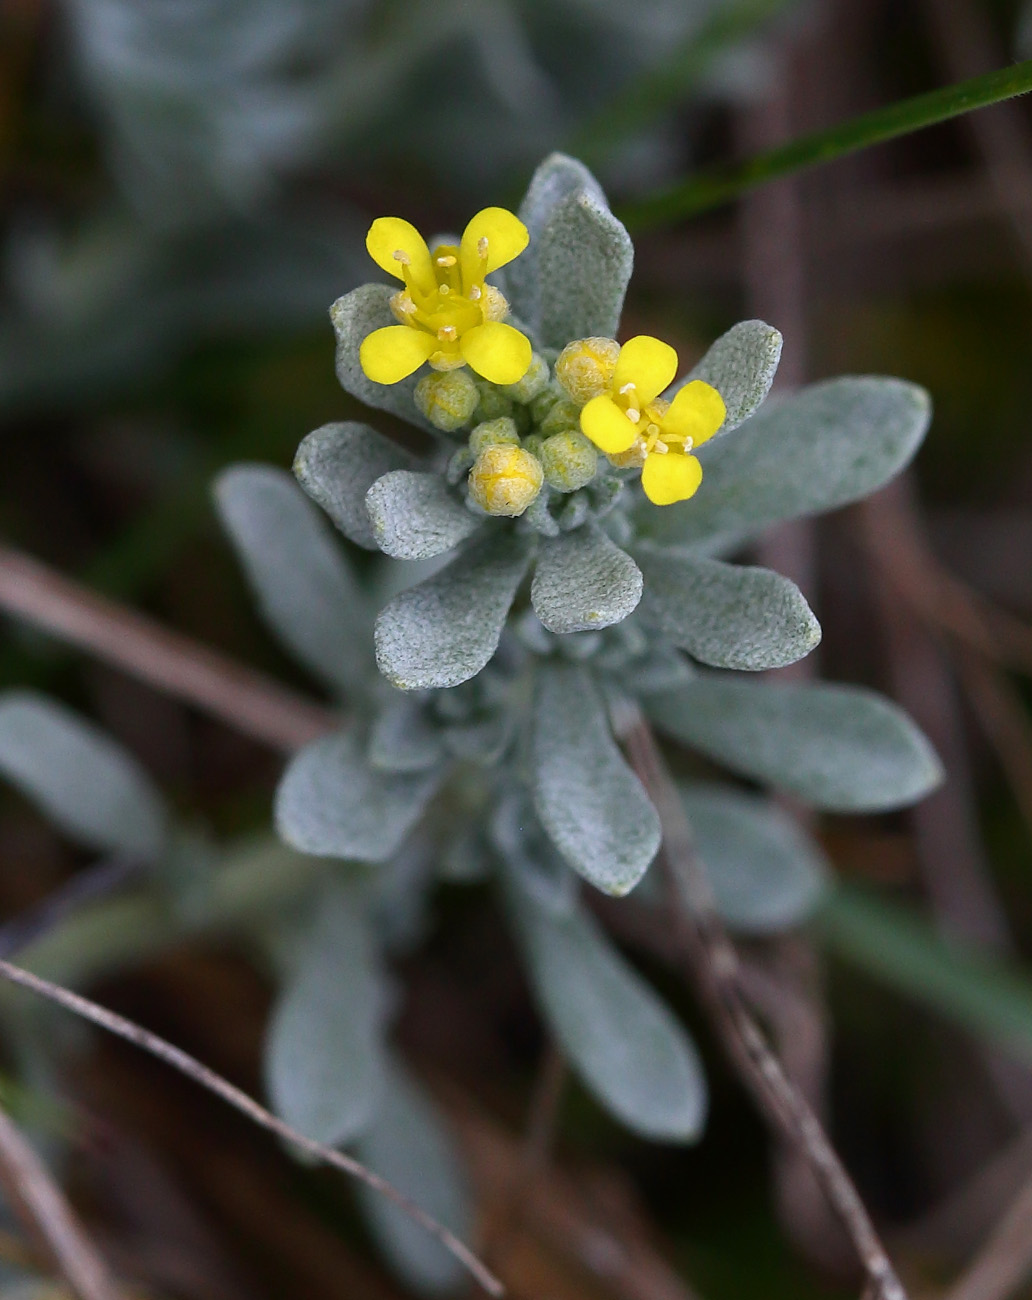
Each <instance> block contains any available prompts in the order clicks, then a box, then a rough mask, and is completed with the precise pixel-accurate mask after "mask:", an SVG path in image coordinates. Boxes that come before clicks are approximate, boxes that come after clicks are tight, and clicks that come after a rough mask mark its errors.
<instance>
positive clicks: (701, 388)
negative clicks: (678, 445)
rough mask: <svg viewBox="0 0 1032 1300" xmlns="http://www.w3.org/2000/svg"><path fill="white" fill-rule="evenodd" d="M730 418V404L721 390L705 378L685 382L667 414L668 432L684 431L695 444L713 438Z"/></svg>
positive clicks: (666, 428) (665, 429) (663, 423)
mask: <svg viewBox="0 0 1032 1300" xmlns="http://www.w3.org/2000/svg"><path fill="white" fill-rule="evenodd" d="M726 418H727V407H726V406H725V405H724V399H723V398H722V397H721V396H720V394H719V393H718V392H717V390H716V389H715V388H714V387H713V386H712V385H711V384H707V383H705V382H704V381H703V380H701V379H693V380H692V382H691V383H690V384H685V386H684V387H683V388H682V389H681V391H680V392H679V393H678V394H677V396H676V397H675V398H674V400H673V402H671V404H670V410H669V411H667V413H666V414H665V415H664V416H663V419H662V421H661V422H660V423H661V427H662V428H663V430H664V432H666V431H667V430H669V431H670V432H671V433H679V434H683V435H684V436H685V437H688V438H691V440H692V444H693V446H696V447H697V446H698V445H699V443H701V442H706V441H707V439H709V438H712V437H713V435H714V434H715V433H716V431H717V430H718V429H719V428H720V426H721V425H722V424H723V423H724V420H725V419H726Z"/></svg>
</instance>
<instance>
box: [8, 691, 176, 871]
mask: <svg viewBox="0 0 1032 1300" xmlns="http://www.w3.org/2000/svg"><path fill="white" fill-rule="evenodd" d="M0 776H3V777H4V778H5V779H6V780H8V781H10V782H11V784H12V785H15V786H17V788H18V789H19V790H20V791H21V792H22V794H24V795H25V796H26V798H28V799H29V800H31V802H32V803H33V804H35V805H36V807H37V808H38V809H39V810H40V811H41V812H42V813H43V814H44V815H45V816H46V817H47V818H48V820H50V821H51V822H53V824H54V825H55V826H56V827H57V828H58V830H60V831H61V832H62V833H63V834H65V835H67V836H68V837H69V839H72V840H74V841H75V842H76V843H77V844H82V845H84V846H85V847H87V848H90V849H97V850H100V851H101V852H105V853H124V854H126V855H128V856H130V857H135V858H141V859H143V860H144V861H147V862H153V861H154V860H155V859H156V858H157V857H158V856H159V855H160V854H161V852H162V849H163V848H164V846H165V841H166V829H167V826H166V810H165V804H164V800H163V799H162V797H161V795H160V794H159V792H158V790H157V789H156V787H155V786H154V784H153V782H152V781H151V779H150V777H149V776H148V775H147V773H146V772H145V771H144V770H143V768H142V767H141V766H140V764H139V763H138V762H137V761H136V759H135V758H133V756H132V755H131V754H130V753H129V752H128V751H127V750H125V749H123V748H122V746H121V745H119V744H117V743H116V742H115V741H114V740H112V739H111V737H110V736H108V735H106V734H105V733H104V732H103V731H101V730H100V729H99V728H98V727H95V726H94V725H93V724H92V723H91V722H88V721H87V720H86V719H85V718H81V717H79V716H78V714H76V713H73V712H72V711H71V710H70V709H66V708H64V707H63V706H62V705H60V704H57V703H55V702H54V701H53V700H51V699H48V698H47V697H46V696H45V695H37V694H36V693H35V692H34V691H7V692H5V693H4V694H3V695H0Z"/></svg>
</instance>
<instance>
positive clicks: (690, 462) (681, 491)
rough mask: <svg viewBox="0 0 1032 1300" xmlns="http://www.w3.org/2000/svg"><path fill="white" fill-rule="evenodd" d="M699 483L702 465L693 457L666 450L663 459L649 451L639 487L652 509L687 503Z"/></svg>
mask: <svg viewBox="0 0 1032 1300" xmlns="http://www.w3.org/2000/svg"><path fill="white" fill-rule="evenodd" d="M701 482H702V466H701V465H700V464H699V462H698V461H697V460H696V458H695V457H694V456H686V455H685V454H684V453H683V452H680V451H668V452H667V454H666V455H665V456H664V455H661V454H660V453H659V452H655V451H654V452H652V453H651V454H650V455H649V456H648V458H647V459H646V461H645V465H644V468H643V469H642V471H641V485H642V487H643V488H644V489H645V495H646V496H647V497H648V499H649V500H650V501H651V502H652V504H653V505H655V506H672V505H673V504H674V502H675V501H687V500H688V498H689V497H692V496H694V495H695V492H696V490H697V488H698V486H699V484H700V483H701Z"/></svg>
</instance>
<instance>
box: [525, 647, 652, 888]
mask: <svg viewBox="0 0 1032 1300" xmlns="http://www.w3.org/2000/svg"><path fill="white" fill-rule="evenodd" d="M532 762H533V789H534V802H535V804H536V806H537V810H538V816H539V817H540V818H541V821H542V824H543V825H544V827H545V830H546V831H547V832H548V834H549V836H550V837H551V839H552V841H553V842H554V844H555V845H556V847H557V848H558V849H559V852H560V853H561V854H562V855H563V857H564V858H565V859H566V861H567V862H568V863H569V864H570V866H571V867H573V869H574V870H575V871H577V872H579V873H580V874H581V875H582V876H583V877H584V878H585V879H586V880H588V881H590V882H591V884H593V885H594V886H595V887H596V888H597V889H601V890H602V891H603V892H604V893H607V894H616V895H621V894H626V893H627V892H628V891H629V890H631V889H633V888H634V886H635V885H636V884H637V883H638V881H639V880H640V879H641V877H642V876H643V875H644V874H645V872H646V871H647V870H648V867H649V864H650V863H651V861H652V859H653V858H654V857H655V856H656V850H657V849H658V848H659V840H660V829H659V817H658V816H657V814H656V810H655V808H653V806H652V804H651V803H650V802H649V797H648V795H647V794H646V793H645V789H644V787H643V786H642V784H641V782H640V781H639V780H638V778H637V777H636V776H635V774H634V773H633V772H632V771H631V769H630V768H629V767H628V765H627V763H626V761H625V760H624V757H623V755H622V754H621V753H620V750H619V748H618V747H617V744H616V741H615V740H614V739H613V736H612V733H611V731H610V729H609V718H608V716H607V713H606V708H605V704H604V702H603V700H602V698H601V696H600V694H599V691H598V688H597V687H596V685H595V682H594V679H593V678H592V676H591V674H590V673H589V672H588V671H587V670H586V669H584V668H582V667H579V666H577V665H573V664H559V663H543V664H542V665H541V666H540V668H539V670H538V681H537V691H536V694H535V700H534V719H533V757H532Z"/></svg>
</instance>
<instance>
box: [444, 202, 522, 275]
mask: <svg viewBox="0 0 1032 1300" xmlns="http://www.w3.org/2000/svg"><path fill="white" fill-rule="evenodd" d="M482 239H486V240H487V261H486V262H483V261H481V258H480V249H479V247H478V245H479V243H480V241H481V240H482ZM529 240H530V235H529V234H528V233H527V227H526V226H525V225H524V224H523V222H522V221H521V220H520V219H519V217H516V216H514V215H513V214H512V213H511V212H509V211H507V209H505V208H484V209H483V211H481V212H478V213H477V215H476V216H475V217H473V218H472V219H471V220H470V223H469V225H468V226H467V227H466V229H465V230H464V231H463V232H462V243H461V244H460V245H459V263H460V265H461V267H462V283H463V285H464V286H465V288H466V290H467V291H468V290H469V287H470V285H472V284H476V283H478V282H479V281H481V280H483V278H484V276H485V275H487V274H489V273H490V272H491V271H497V270H498V268H499V267H500V266H504V265H505V264H506V262H511V261H512V259H513V258H514V257H519V255H520V253H522V252H523V250H524V249H525V248H526V247H527V244H528V242H529Z"/></svg>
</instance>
